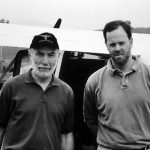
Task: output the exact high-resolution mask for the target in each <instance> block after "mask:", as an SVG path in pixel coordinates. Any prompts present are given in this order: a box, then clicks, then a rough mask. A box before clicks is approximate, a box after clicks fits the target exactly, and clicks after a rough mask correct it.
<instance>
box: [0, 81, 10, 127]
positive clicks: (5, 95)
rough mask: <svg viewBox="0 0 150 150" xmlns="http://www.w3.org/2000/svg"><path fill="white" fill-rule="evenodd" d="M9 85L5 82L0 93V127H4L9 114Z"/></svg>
mask: <svg viewBox="0 0 150 150" xmlns="http://www.w3.org/2000/svg"><path fill="white" fill-rule="evenodd" d="M11 91H12V90H11V87H10V86H9V84H7V83H5V84H4V85H3V87H2V90H1V93H0V127H2V128H5V127H6V125H7V122H8V120H9V116H10V103H11V100H10V97H11V95H12V94H11Z"/></svg>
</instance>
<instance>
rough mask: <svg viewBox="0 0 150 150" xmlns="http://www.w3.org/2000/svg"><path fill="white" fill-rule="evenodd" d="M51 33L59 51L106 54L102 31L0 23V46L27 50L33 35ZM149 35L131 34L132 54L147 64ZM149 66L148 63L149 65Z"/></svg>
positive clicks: (149, 53)
mask: <svg viewBox="0 0 150 150" xmlns="http://www.w3.org/2000/svg"><path fill="white" fill-rule="evenodd" d="M42 32H51V33H53V34H54V35H55V36H56V37H57V39H58V42H59V46H60V50H65V51H78V52H87V53H102V54H108V51H107V48H106V45H105V42H104V38H103V33H102V31H89V30H68V29H58V28H49V27H37V26H27V25H16V24H3V23H0V46H11V47H23V48H29V46H30V43H31V40H32V38H33V36H34V35H36V34H40V33H42ZM149 42H150V34H141V33H140V34H138V33H133V48H132V53H133V54H136V55H141V56H142V58H143V59H144V60H146V61H148V62H150V60H149V55H150V50H149ZM149 64H150V63H149Z"/></svg>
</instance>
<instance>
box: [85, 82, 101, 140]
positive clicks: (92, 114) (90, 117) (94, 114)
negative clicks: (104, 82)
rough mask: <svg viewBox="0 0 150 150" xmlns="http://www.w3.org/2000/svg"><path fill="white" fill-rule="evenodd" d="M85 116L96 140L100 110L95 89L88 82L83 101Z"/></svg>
mask: <svg viewBox="0 0 150 150" xmlns="http://www.w3.org/2000/svg"><path fill="white" fill-rule="evenodd" d="M83 116H84V120H85V122H86V124H87V126H88V128H89V130H90V131H91V133H92V134H93V137H94V138H95V139H96V136H97V128H98V110H97V105H96V95H95V92H94V89H93V87H91V86H90V84H89V83H88V82H87V83H86V85H85V89H84V99H83Z"/></svg>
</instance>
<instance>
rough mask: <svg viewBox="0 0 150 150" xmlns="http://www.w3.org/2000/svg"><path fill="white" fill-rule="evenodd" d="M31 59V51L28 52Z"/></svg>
mask: <svg viewBox="0 0 150 150" xmlns="http://www.w3.org/2000/svg"><path fill="white" fill-rule="evenodd" d="M28 55H29V58H31V49H29V50H28Z"/></svg>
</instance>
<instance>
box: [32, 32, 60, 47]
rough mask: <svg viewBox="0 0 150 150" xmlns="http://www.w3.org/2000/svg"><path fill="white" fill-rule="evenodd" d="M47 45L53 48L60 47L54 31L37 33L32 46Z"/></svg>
mask: <svg viewBox="0 0 150 150" xmlns="http://www.w3.org/2000/svg"><path fill="white" fill-rule="evenodd" d="M45 46H48V47H50V48H52V49H59V45H58V42H57V39H56V37H55V36H54V35H53V34H52V33H48V32H44V33H41V34H39V35H35V36H34V37H33V40H32V42H31V45H30V48H35V49H39V48H42V47H45Z"/></svg>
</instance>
